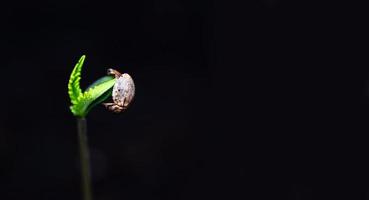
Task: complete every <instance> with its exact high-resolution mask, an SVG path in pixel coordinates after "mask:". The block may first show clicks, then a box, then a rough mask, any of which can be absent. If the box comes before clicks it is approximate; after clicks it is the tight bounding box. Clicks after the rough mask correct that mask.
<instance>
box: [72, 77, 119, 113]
mask: <svg viewBox="0 0 369 200" xmlns="http://www.w3.org/2000/svg"><path fill="white" fill-rule="evenodd" d="M96 82H97V83H96ZM96 82H95V84H93V86H92V87H89V89H87V90H86V91H85V92H84V93H83V94H82V96H81V97H79V98H78V99H77V103H76V104H74V105H73V106H72V107H71V110H72V112H73V114H74V115H76V116H79V117H84V116H86V115H87V114H88V112H89V111H90V110H91V109H92V107H94V106H95V105H97V104H98V103H99V102H100V103H101V102H102V101H104V100H105V99H107V98H108V97H109V96H110V94H111V89H112V87H113V86H114V84H115V79H114V78H112V79H110V80H109V78H104V77H103V78H101V80H98V81H96ZM109 90H110V91H109ZM106 93H107V94H106ZM100 97H103V98H100Z"/></svg>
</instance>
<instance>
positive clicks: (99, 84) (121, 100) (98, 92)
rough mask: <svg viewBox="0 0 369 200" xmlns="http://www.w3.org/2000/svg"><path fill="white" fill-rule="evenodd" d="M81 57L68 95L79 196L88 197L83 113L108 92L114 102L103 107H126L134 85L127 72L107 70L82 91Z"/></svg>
mask: <svg viewBox="0 0 369 200" xmlns="http://www.w3.org/2000/svg"><path fill="white" fill-rule="evenodd" d="M85 58H86V56H85V55H83V56H82V57H81V58H80V59H79V61H78V63H77V64H76V65H75V67H74V69H73V71H72V73H71V75H70V78H69V82H68V94H69V97H70V100H71V106H70V110H71V112H72V113H73V115H74V116H75V117H76V119H77V131H78V140H79V151H80V161H81V179H82V180H81V184H82V191H83V199H84V200H92V190H91V170H90V161H89V148H88V140H87V122H86V116H87V114H88V113H89V112H90V111H91V109H92V108H93V107H95V106H96V105H98V104H101V103H102V102H103V101H105V100H106V99H107V98H109V97H110V96H111V95H113V101H114V102H113V103H104V105H105V107H106V108H108V109H109V110H111V111H113V112H115V113H119V112H122V111H124V110H126V109H127V108H128V105H129V104H130V103H131V101H132V100H133V97H134V94H135V85H134V83H133V80H132V78H131V76H129V75H128V74H121V73H119V72H118V71H117V70H114V69H108V75H107V76H103V77H102V78H100V79H98V80H97V81H95V82H94V83H92V84H91V85H90V86H88V87H87V89H86V90H85V91H82V89H81V87H80V81H81V72H82V66H83V63H84V61H85Z"/></svg>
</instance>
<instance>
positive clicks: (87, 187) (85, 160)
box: [77, 117, 92, 200]
mask: <svg viewBox="0 0 369 200" xmlns="http://www.w3.org/2000/svg"><path fill="white" fill-rule="evenodd" d="M77 124H78V140H79V155H80V160H81V184H82V190H83V200H92V194H91V171H90V161H89V149H88V141H87V122H86V119H85V118H83V117H82V118H77Z"/></svg>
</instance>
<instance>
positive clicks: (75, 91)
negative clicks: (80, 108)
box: [68, 55, 86, 104]
mask: <svg viewBox="0 0 369 200" xmlns="http://www.w3.org/2000/svg"><path fill="white" fill-rule="evenodd" d="M85 58H86V56H85V55H83V56H82V57H81V58H80V59H79V61H78V63H77V64H76V65H75V66H74V68H73V71H72V73H71V75H70V78H69V82H68V94H69V97H70V100H71V102H72V104H77V103H78V98H79V97H80V96H81V95H82V90H81V87H80V80H81V71H82V66H83V63H84V61H85Z"/></svg>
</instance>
